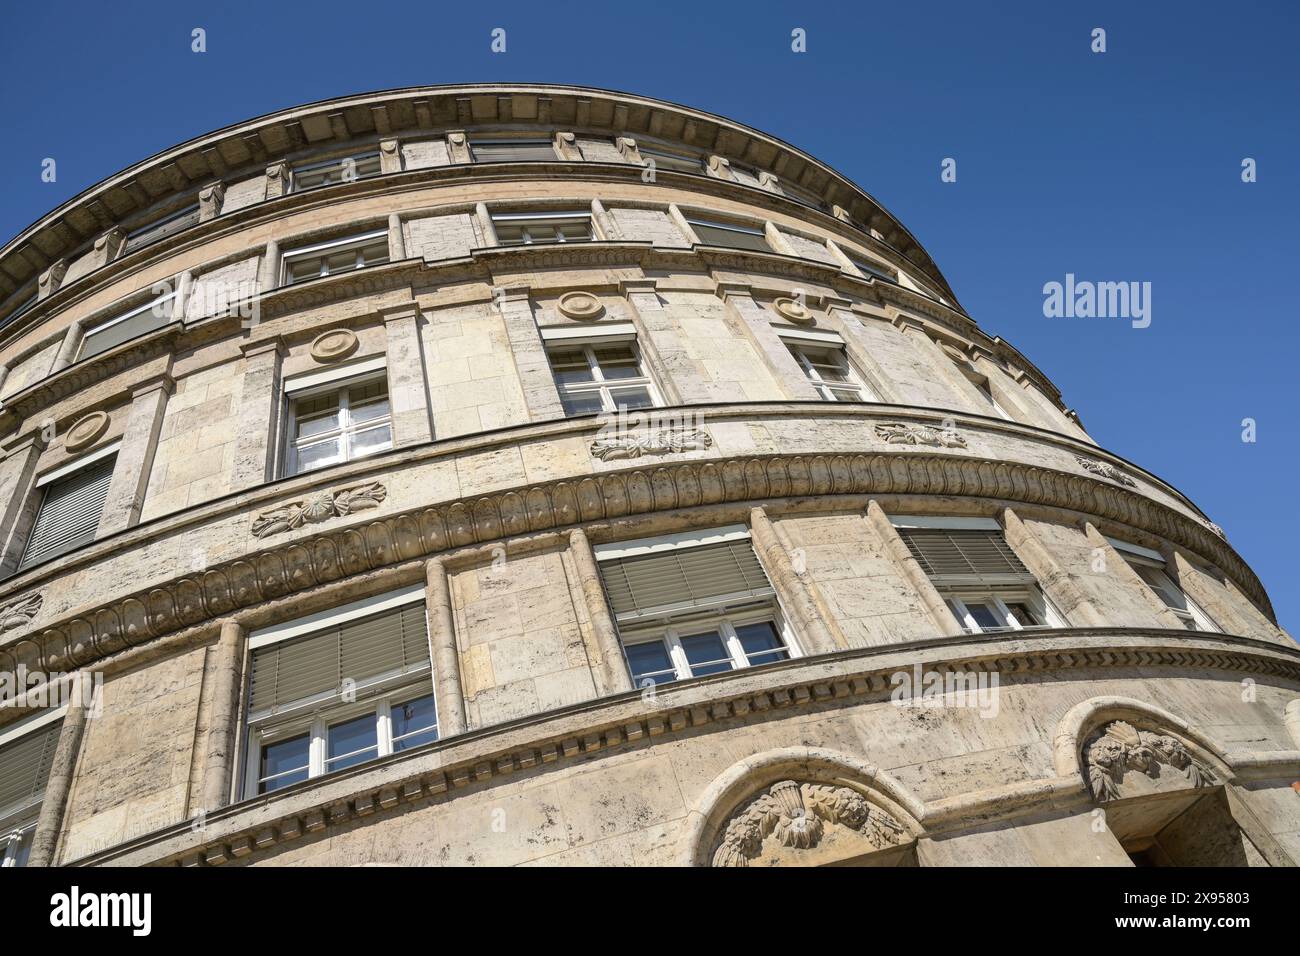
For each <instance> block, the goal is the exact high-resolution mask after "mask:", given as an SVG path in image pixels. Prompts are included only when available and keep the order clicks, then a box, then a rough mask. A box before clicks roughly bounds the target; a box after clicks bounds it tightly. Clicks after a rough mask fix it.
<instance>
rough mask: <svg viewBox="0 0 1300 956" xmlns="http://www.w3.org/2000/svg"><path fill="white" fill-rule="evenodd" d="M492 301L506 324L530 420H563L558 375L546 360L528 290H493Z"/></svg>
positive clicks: (517, 287) (515, 288) (513, 288)
mask: <svg viewBox="0 0 1300 956" xmlns="http://www.w3.org/2000/svg"><path fill="white" fill-rule="evenodd" d="M492 301H493V302H495V303H496V306H497V309H498V311H499V312H500V313H501V318H502V320H503V321H504V322H505V326H506V337H507V338H509V340H510V351H511V354H512V356H513V357H514V361H515V368H516V369H517V370H518V372H519V384H520V386H521V387H522V388H523V392H524V401H525V402H526V403H527V405H528V415H529V418H530V419H532V420H533V421H546V420H548V419H553V418H563V417H564V405H563V404H562V403H561V402H560V393H559V390H558V389H556V387H555V376H554V374H553V373H552V372H551V363H550V361H549V360H548V359H547V358H546V347H545V346H544V345H543V344H542V335H541V333H540V332H538V331H537V321H536V320H535V319H534V318H533V305H532V302H531V300H530V299H529V296H528V288H527V287H526V286H512V287H509V288H497V289H493V290H492Z"/></svg>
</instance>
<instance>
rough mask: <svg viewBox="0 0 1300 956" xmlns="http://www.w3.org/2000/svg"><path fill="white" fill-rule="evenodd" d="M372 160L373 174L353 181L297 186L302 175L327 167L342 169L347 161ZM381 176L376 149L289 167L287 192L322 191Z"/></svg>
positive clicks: (381, 169)
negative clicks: (374, 167)
mask: <svg viewBox="0 0 1300 956" xmlns="http://www.w3.org/2000/svg"><path fill="white" fill-rule="evenodd" d="M362 159H364V160H373V161H374V163H375V164H376V166H377V169H376V171H375V172H373V173H368V174H366V175H364V176H363V175H358V176H357V178H356V179H355V180H347V179H341V180H340V181H339V182H337V183H321V184H320V185H319V186H299V184H298V177H299V176H300V175H301V174H303V173H310V172H312V171H314V170H317V169H325V168H326V167H328V166H338V167H339V168H340V169H342V167H343V164H344V163H346V162H347V161H348V160H352V161H353V162H356V161H357V160H362ZM381 175H383V160H382V158H381V156H380V151H379V150H378V149H373V150H367V151H366V152H364V153H350V154H349V155H347V156H337V157H335V158H334V159H323V160H321V161H320V162H316V163H305V164H303V165H302V166H291V167H290V168H289V192H291V193H296V192H307V191H309V190H312V189H324V188H326V187H327V186H339V185H342V184H343V183H345V182H349V181H350V182H357V181H359V180H362V179H373V178H374V177H375V176H381Z"/></svg>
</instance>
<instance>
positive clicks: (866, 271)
mask: <svg viewBox="0 0 1300 956" xmlns="http://www.w3.org/2000/svg"><path fill="white" fill-rule="evenodd" d="M849 261H850V262H852V263H853V265H854V266H856V267H857V270H858V271H859V272H861V273H862V274H863V275H864V276H866V277H867V278H869V279H870V278H874V279H884V280H885V281H886V282H892V283H894V284H895V285H897V284H898V280H897V279H895V278H894V277H893V276H892V275H890V274H889V273H888V272H887V271H885V269H884V267H883V266H878V265H876V264H875V263H874V262H871V261H869V260H867V259H863V258H861V257H859V256H849Z"/></svg>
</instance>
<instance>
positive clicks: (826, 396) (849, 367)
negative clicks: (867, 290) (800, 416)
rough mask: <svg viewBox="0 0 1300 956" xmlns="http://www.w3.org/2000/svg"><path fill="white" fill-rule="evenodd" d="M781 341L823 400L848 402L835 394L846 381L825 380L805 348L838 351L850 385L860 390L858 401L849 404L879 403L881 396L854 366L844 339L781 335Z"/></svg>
mask: <svg viewBox="0 0 1300 956" xmlns="http://www.w3.org/2000/svg"><path fill="white" fill-rule="evenodd" d="M781 341H782V342H784V343H785V346H786V348H788V349H789V350H790V353H791V354H792V355H793V356H794V359H795V361H796V362H798V363H799V367H800V368H801V369H803V374H804V378H806V379H807V380H808V383H809V384H810V385H812V387H813V388H814V389H816V391H817V394H818V395H820V396H821V400H822V401H823V402H847V400H846V399H843V398H840V397H839V396H838V395H836V394H835V391H834V389H835V388H844V386H845V384H846V383H844V382H825V381H824V380H823V379H822V376H821V372H820V371H819V370H818V369H817V367H816V365H815V364H814V363H813V361H812V359H810V358H809V357H808V355H807V354H806V353H805V352H804V349H809V348H811V349H822V350H823V351H828V352H833V353H836V354H837V355H838V356H839V358H840V359H841V360H842V361H843V363H844V370H845V372H846V373H847V375H846V377H847V378H848V383H847V384H849V385H852V386H854V387H856V388H857V390H858V402H857V403H855V402H847V403H848V404H858V403H864V402H876V403H879V401H880V396H879V395H877V394H876V393H875V390H874V389H873V388H871V386H870V385H868V384H867V383H866V381H864V380H863V378H862V376H861V375H859V374H858V370H857V369H856V368H854V367H853V360H852V359H850V358H849V350H848V349H847V348H845V347H844V343H843V341H831V340H829V339H828V340H827V341H825V342H820V341H818V342H814V341H809V340H806V339H802V338H797V337H795V336H785V335H783V336H781Z"/></svg>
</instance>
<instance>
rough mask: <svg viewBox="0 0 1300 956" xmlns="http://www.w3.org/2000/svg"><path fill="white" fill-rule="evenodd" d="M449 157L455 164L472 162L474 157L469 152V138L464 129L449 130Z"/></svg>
mask: <svg viewBox="0 0 1300 956" xmlns="http://www.w3.org/2000/svg"><path fill="white" fill-rule="evenodd" d="M447 158H448V159H450V160H451V163H452V165H453V166H456V165H463V164H464V163H472V162H473V161H474V158H473V157H472V156H471V155H470V152H469V140H468V139H467V138H466V137H465V131H464V130H463V129H450V130H447Z"/></svg>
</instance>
